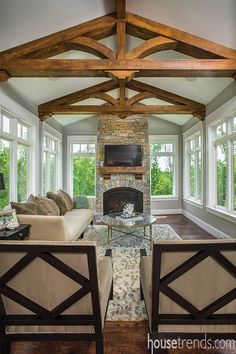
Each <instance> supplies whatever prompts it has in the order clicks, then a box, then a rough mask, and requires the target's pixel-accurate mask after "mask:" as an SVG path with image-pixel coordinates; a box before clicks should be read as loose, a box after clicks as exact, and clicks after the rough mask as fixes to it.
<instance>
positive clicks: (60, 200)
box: [47, 192, 67, 215]
mask: <svg viewBox="0 0 236 354" xmlns="http://www.w3.org/2000/svg"><path fill="white" fill-rule="evenodd" d="M47 198H49V199H52V200H54V202H55V203H56V204H57V206H58V208H59V209H60V214H61V215H64V214H65V212H66V211H67V206H66V203H65V201H64V199H63V198H62V197H60V196H59V195H58V194H56V193H53V192H47Z"/></svg>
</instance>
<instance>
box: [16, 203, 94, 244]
mask: <svg viewBox="0 0 236 354" xmlns="http://www.w3.org/2000/svg"><path fill="white" fill-rule="evenodd" d="M88 204H89V209H73V210H71V211H67V212H66V213H65V215H63V216H45V215H23V214H18V215H17V216H18V220H19V222H20V224H30V225H31V228H30V234H29V239H30V240H48V241H75V240H77V239H78V238H79V237H80V235H81V234H82V233H83V232H84V231H85V229H86V228H87V226H88V225H89V224H90V223H91V222H92V221H93V218H94V198H92V197H88Z"/></svg>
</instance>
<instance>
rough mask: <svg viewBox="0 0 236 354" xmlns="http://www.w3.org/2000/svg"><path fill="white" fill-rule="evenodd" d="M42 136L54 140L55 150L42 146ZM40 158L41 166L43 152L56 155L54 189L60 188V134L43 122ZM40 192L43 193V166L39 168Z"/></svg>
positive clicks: (47, 184) (47, 177)
mask: <svg viewBox="0 0 236 354" xmlns="http://www.w3.org/2000/svg"><path fill="white" fill-rule="evenodd" d="M44 137H48V138H49V139H52V140H54V141H56V151H55V150H51V149H50V148H48V147H46V148H45V147H44V144H43V141H44ZM41 144H42V158H41V162H42V163H41V167H42V166H43V155H44V152H46V153H47V154H53V155H55V156H56V190H58V189H60V188H62V134H61V133H60V132H58V131H57V130H56V129H54V128H53V127H51V126H50V125H48V124H47V123H45V122H43V125H42V138H41ZM49 178H50V176H48V175H47V176H46V180H47V181H46V192H47V191H48V186H49V182H48V179H49ZM41 193H43V168H41Z"/></svg>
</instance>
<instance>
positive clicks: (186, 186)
mask: <svg viewBox="0 0 236 354" xmlns="http://www.w3.org/2000/svg"><path fill="white" fill-rule="evenodd" d="M197 136H200V137H201V146H200V147H199V148H196V149H194V152H197V151H200V152H201V157H202V176H201V180H202V194H201V200H198V199H196V198H193V197H191V194H190V183H189V180H190V178H189V177H190V164H189V152H190V149H189V142H190V140H192V139H194V138H196V137H197ZM183 145H184V146H183V168H184V171H183V182H184V183H183V196H184V201H185V202H187V203H189V204H193V205H195V206H197V207H200V208H201V209H202V208H203V193H204V186H203V183H204V181H203V176H204V154H203V151H204V150H203V147H204V140H203V122H199V123H197V124H196V125H194V127H192V128H191V129H189V130H187V131H186V132H184V133H183ZM195 168H196V169H197V166H195ZM195 178H196V179H197V174H195ZM195 185H197V188H198V182H197V184H196V183H195ZM195 195H196V191H195Z"/></svg>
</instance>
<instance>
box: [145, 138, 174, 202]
mask: <svg viewBox="0 0 236 354" xmlns="http://www.w3.org/2000/svg"><path fill="white" fill-rule="evenodd" d="M150 142H151V145H150V151H151V156H150V157H151V195H152V197H157V198H171V197H177V185H178V173H177V171H178V169H177V166H178V165H177V156H178V155H177V148H178V137H177V136H176V135H174V136H150Z"/></svg>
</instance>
